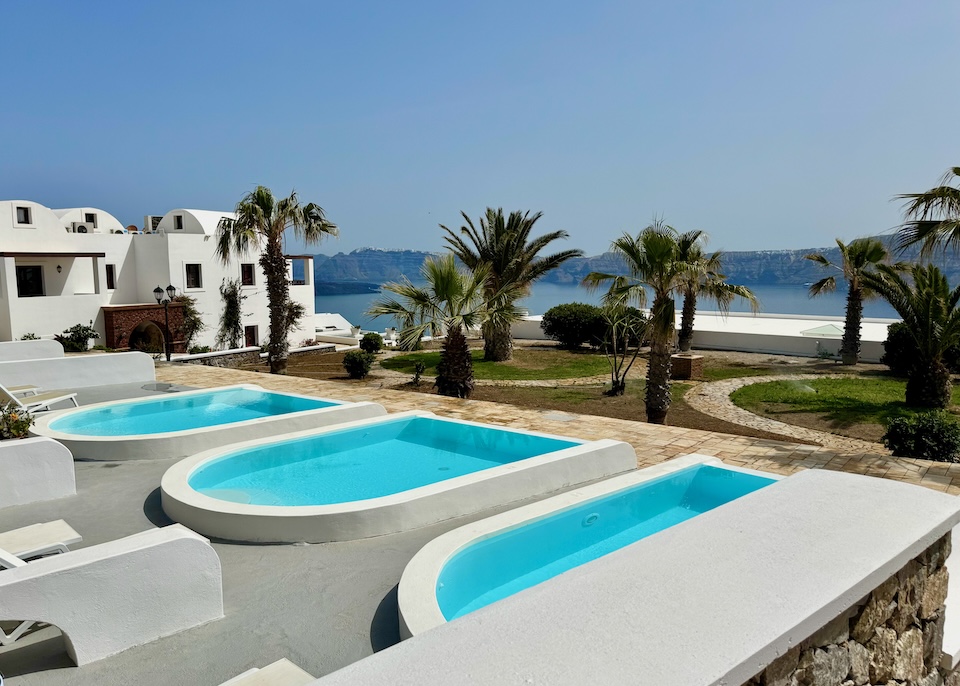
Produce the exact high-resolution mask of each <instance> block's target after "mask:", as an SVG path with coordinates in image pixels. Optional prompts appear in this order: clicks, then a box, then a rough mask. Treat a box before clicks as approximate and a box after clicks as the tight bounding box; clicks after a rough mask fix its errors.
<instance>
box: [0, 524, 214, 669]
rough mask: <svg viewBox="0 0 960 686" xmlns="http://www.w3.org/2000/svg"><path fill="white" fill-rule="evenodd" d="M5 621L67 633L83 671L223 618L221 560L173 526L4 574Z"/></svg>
mask: <svg viewBox="0 0 960 686" xmlns="http://www.w3.org/2000/svg"><path fill="white" fill-rule="evenodd" d="M0 617H4V618H20V617H27V618H30V619H34V620H36V621H39V622H46V623H48V624H52V625H53V626H55V627H57V628H58V629H60V631H61V632H63V637H64V641H65V643H66V647H67V654H68V655H69V656H70V657H71V658H72V659H73V661H74V662H75V663H76V664H77V665H78V666H82V665H85V664H88V663H90V662H94V661H96V660H101V659H103V658H105V657H109V656H111V655H115V654H116V653H119V652H121V651H123V650H127V649H128V648H133V647H134V646H138V645H143V644H144V643H149V642H151V641H155V640H157V639H158V638H162V637H164V636H170V635H171V634H175V633H178V632H180V631H184V630H185V629H190V628H192V627H195V626H199V625H201V624H206V623H207V622H211V621H214V620H216V619H220V618H222V617H223V584H222V580H221V570H220V558H219V557H218V556H217V553H216V551H214V549H213V547H211V545H210V542H209V541H208V540H207V539H205V538H203V537H202V536H198V535H197V534H196V533H194V532H193V531H190V530H189V529H187V528H185V527H183V526H180V525H179V524H174V525H173V526H168V527H164V528H162V529H150V530H148V531H144V532H142V533H139V534H134V535H133V536H127V537H126V538H121V539H120V540H117V541H110V542H109V543H102V544H100V545H95V546H91V547H89V548H83V549H81V550H75V551H71V552H69V553H64V554H62V555H52V556H50V557H45V558H43V559H40V560H36V561H34V562H30V563H29V564H26V565H24V566H22V567H14V568H13V569H5V570H3V571H2V572H0Z"/></svg>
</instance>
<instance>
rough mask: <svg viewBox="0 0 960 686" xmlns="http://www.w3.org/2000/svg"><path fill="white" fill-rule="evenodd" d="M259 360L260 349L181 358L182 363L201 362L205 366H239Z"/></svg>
mask: <svg viewBox="0 0 960 686" xmlns="http://www.w3.org/2000/svg"><path fill="white" fill-rule="evenodd" d="M259 361H260V350H259V349H257V350H248V351H245V352H239V353H224V354H223V355H209V356H204V357H195V358H192V359H189V360H181V362H183V363H184V364H202V365H205V366H207V367H230V368H235V367H240V366H241V365H244V364H256V363H257V362H259Z"/></svg>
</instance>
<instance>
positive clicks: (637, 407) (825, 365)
mask: <svg viewBox="0 0 960 686" xmlns="http://www.w3.org/2000/svg"><path fill="white" fill-rule="evenodd" d="M521 345H522V344H521ZM546 347H549V344H548V345H547V346H546ZM391 354H398V353H395V352H392V351H389V352H386V353H385V355H391ZM706 355H707V358H708V361H709V363H710V364H714V365H721V366H741V365H742V366H743V367H745V368H754V369H756V368H758V367H759V368H765V369H766V368H769V369H770V370H771V371H772V372H773V373H781V374H795V373H817V372H819V373H836V372H837V371H839V370H840V369H841V367H840V365H836V364H834V363H833V362H824V361H822V360H814V359H805V358H794V357H787V356H780V355H763V354H754V353H737V352H722V351H709V352H707V353H706ZM864 366H865V367H868V366H870V365H864ZM873 366H875V367H878V368H880V367H881V365H873ZM243 368H244V369H249V370H253V371H259V372H264V373H268V372H269V367H268V366H267V365H266V364H265V363H260V364H255V365H245V366H244V367H243ZM287 373H288V374H290V375H291V376H301V377H305V378H310V379H321V380H326V381H340V382H343V383H353V384H356V383H363V384H366V385H369V384H371V383H377V382H379V383H381V384H382V385H383V387H385V388H394V389H397V390H406V391H411V392H416V393H435V392H436V391H435V389H434V388H433V380H432V379H429V378H425V379H424V381H423V383H422V384H421V385H420V386H419V387H414V386H411V385H410V384H409V383H408V382H409V378H408V377H407V376H406V375H397V374H394V373H390V372H386V371H384V370H381V369H380V368H379V365H375V366H374V369H373V371H372V372H371V373H370V375H369V376H368V377H367V378H366V379H364V380H363V381H356V380H354V379H350V378H349V377H348V376H347V375H346V373H345V372H344V369H343V353H332V352H328V353H312V354H304V355H294V356H292V357H291V358H290V359H289V362H288V366H287ZM643 374H644V364H643V363H642V361H640V360H638V365H637V366H636V367H635V370H634V373H632V374H631V378H632V379H635V380H639V379H641V378H642V377H643ZM543 391H544V389H541V388H537V387H516V386H502V387H501V386H477V387H476V389H475V390H474V392H473V394H472V395H471V396H470V397H471V398H472V399H474V400H486V401H490V402H496V403H504V404H510V405H517V406H520V407H535V408H538V409H549V410H558V411H561V412H576V413H579V414H596V415H601V416H605V417H614V418H617V419H629V420H633V421H646V416H645V408H644V405H643V401H642V399H640V398H637V397H636V396H630V395H627V396H622V397H619V398H609V397H606V396H604V395H603V394H602V391H601V389H600V388H599V387H593V386H585V387H580V388H578V389H576V391H573V390H570V392H569V393H565V394H559V395H562V396H565V397H554V396H555V395H558V394H554V393H548V392H543ZM667 424H668V425H670V426H680V427H685V428H692V429H701V430H703V431H717V432H720V433H727V434H734V435H739V436H751V437H754V438H768V439H774V440H784V441H790V442H793V439H791V438H789V437H787V436H781V435H779V434H774V433H770V432H766V431H758V430H756V429H751V428H748V427H745V426H741V425H739V424H733V423H731V422H725V421H723V420H721V419H717V418H715V417H711V416H709V415H706V414H703V413H701V412H697V411H696V410H694V409H693V408H691V407H690V406H689V405H688V404H687V403H686V402H684V401H683V400H682V399H675V400H674V402H673V403H672V405H671V406H670V412H669V414H668V415H667Z"/></svg>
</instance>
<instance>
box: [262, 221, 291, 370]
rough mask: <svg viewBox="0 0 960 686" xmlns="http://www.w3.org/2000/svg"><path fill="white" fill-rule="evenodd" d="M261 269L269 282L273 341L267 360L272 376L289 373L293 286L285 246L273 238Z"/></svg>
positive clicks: (271, 341)
mask: <svg viewBox="0 0 960 686" xmlns="http://www.w3.org/2000/svg"><path fill="white" fill-rule="evenodd" d="M260 266H261V267H263V273H264V275H265V276H266V281H267V306H268V308H269V309H270V338H269V340H268V342H267V359H268V360H269V361H270V373H271V374H286V373H287V351H288V350H289V349H290V345H289V343H288V341H287V301H288V300H289V299H290V285H289V284H288V283H287V261H286V260H285V259H284V257H283V244H282V243H281V242H280V240H278V239H274V238H272V237H271V238H270V239H268V241H267V246H266V249H265V250H264V252H263V255H261V256H260Z"/></svg>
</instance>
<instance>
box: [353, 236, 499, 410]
mask: <svg viewBox="0 0 960 686" xmlns="http://www.w3.org/2000/svg"><path fill="white" fill-rule="evenodd" d="M420 275H421V276H422V277H423V280H424V282H425V283H426V285H424V286H417V285H415V284H413V283H412V282H411V281H410V280H409V279H407V278H406V277H403V280H402V281H400V282H392V283H386V284H384V285H383V286H382V289H383V290H384V291H386V292H387V293H392V294H393V295H392V296H386V295H385V296H382V297H380V298H377V299H376V300H375V301H374V302H373V304H372V305H371V307H370V309H368V310H367V314H368V315H370V316H372V317H379V316H382V315H387V316H392V317H394V318H395V319H397V320H398V321H399V322H400V324H401V326H402V330H401V332H400V347H401V348H403V349H405V350H410V349H412V348H413V347H414V345H416V343H417V342H418V341H419V340H420V339H421V338H422V337H423V336H424V335H425V334H427V333H432V334H433V335H443V336H444V350H443V351H442V352H441V362H442V363H443V364H441V365H440V366H439V367H438V374H437V387H438V389H439V390H440V392H441V393H442V394H444V395H455V396H458V397H466V396H467V395H469V393H470V390H472V388H473V360H472V358H471V356H470V350H469V348H468V347H467V346H466V341H465V340H463V329H465V328H467V329H469V328H472V327H475V326H477V325H478V324H481V323H482V322H483V321H485V318H486V317H487V316H488V313H487V303H486V302H485V300H484V297H483V292H484V288H485V285H486V282H487V279H488V277H489V267H488V266H486V265H481V267H480V268H478V269H477V270H476V271H473V272H466V271H464V270H462V269H460V268H459V267H458V266H457V262H456V259H455V258H454V256H453V255H452V254H447V255H443V256H440V257H428V258H427V259H426V260H424V262H423V265H421V267H420ZM448 344H449V345H448Z"/></svg>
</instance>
